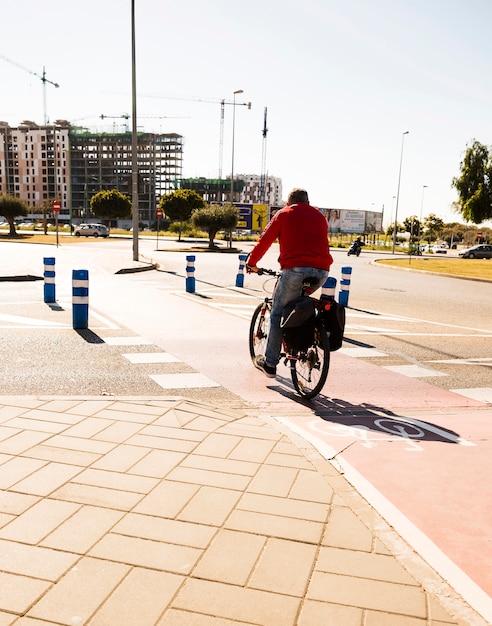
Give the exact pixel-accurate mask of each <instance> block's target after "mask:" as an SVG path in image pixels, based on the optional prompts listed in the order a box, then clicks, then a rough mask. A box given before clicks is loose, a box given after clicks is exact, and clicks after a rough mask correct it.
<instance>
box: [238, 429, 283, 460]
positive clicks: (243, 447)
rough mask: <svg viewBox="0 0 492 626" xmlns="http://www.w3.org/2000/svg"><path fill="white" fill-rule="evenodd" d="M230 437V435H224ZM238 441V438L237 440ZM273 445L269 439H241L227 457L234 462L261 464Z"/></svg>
mask: <svg viewBox="0 0 492 626" xmlns="http://www.w3.org/2000/svg"><path fill="white" fill-rule="evenodd" d="M226 436H230V435H226ZM237 439H239V438H237ZM274 445H275V442H274V441H271V440H269V439H263V440H261V439H252V438H250V437H243V438H242V439H239V443H238V444H237V446H236V447H235V448H234V450H233V451H232V452H231V454H230V455H229V458H230V459H235V460H236V461H250V462H251V463H263V462H264V461H265V459H266V458H267V456H268V455H269V454H270V452H271V451H272V449H273V446H274Z"/></svg>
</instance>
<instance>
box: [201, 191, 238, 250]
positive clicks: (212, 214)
mask: <svg viewBox="0 0 492 626" xmlns="http://www.w3.org/2000/svg"><path fill="white" fill-rule="evenodd" d="M191 221H192V222H193V225H194V226H195V227H196V228H203V229H204V230H206V231H208V247H209V248H210V249H213V248H215V245H214V238H215V235H216V234H217V233H218V231H219V230H231V229H233V228H234V227H235V226H237V223H238V221H239V209H238V208H237V207H235V206H234V205H233V204H231V203H230V202H228V203H226V204H222V205H219V204H208V205H206V206H205V207H204V208H203V209H198V210H196V211H195V212H194V213H193V215H192V216H191Z"/></svg>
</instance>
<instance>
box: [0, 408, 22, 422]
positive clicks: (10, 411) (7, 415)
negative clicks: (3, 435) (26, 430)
mask: <svg viewBox="0 0 492 626" xmlns="http://www.w3.org/2000/svg"><path fill="white" fill-rule="evenodd" d="M25 412H26V409H25V408H23V407H19V406H2V405H1V404H0V424H3V423H4V422H6V421H8V420H10V419H12V418H13V417H18V416H19V415H22V414H23V413H25Z"/></svg>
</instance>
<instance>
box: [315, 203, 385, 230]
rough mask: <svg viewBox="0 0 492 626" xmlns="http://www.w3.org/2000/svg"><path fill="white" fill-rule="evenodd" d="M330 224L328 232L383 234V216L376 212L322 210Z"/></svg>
mask: <svg viewBox="0 0 492 626" xmlns="http://www.w3.org/2000/svg"><path fill="white" fill-rule="evenodd" d="M320 211H321V212H322V213H323V214H324V215H325V217H326V221H327V222H328V231H329V232H330V233H332V234H334V233H358V234H361V235H362V234H364V233H365V234H367V235H369V234H373V233H380V232H382V228H383V214H382V213H379V212H376V211H360V210H351V209H320Z"/></svg>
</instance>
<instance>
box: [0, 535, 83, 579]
mask: <svg viewBox="0 0 492 626" xmlns="http://www.w3.org/2000/svg"><path fill="white" fill-rule="evenodd" d="M78 558H79V557H78V556H77V555H75V554H70V553H68V552H59V551H58V550H51V549H49V548H39V547H37V546H28V545H25V544H22V543H18V542H14V541H6V540H4V539H0V571H3V572H8V573H10V574H19V575H22V576H29V577H32V578H41V579H44V580H51V581H56V580H58V578H59V577H60V576H61V575H62V574H63V573H64V572H66V570H67V569H68V568H69V567H70V566H71V565H73V563H75V562H76V561H77V559H78Z"/></svg>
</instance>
